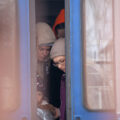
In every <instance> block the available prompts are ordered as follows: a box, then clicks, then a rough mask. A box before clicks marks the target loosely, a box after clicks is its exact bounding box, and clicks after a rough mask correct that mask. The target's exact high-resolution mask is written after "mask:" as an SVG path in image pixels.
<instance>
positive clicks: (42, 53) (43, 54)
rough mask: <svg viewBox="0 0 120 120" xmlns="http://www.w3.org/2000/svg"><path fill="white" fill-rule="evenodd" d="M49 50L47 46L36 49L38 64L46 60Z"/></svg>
mask: <svg viewBox="0 0 120 120" xmlns="http://www.w3.org/2000/svg"><path fill="white" fill-rule="evenodd" d="M50 49H51V47H49V46H41V47H38V48H37V56H38V60H39V61H40V62H45V61H47V60H48V58H49V54H50Z"/></svg>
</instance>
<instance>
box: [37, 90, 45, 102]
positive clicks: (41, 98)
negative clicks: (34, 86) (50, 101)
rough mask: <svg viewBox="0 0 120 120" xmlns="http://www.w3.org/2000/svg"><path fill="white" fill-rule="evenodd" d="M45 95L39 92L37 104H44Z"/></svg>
mask: <svg viewBox="0 0 120 120" xmlns="http://www.w3.org/2000/svg"><path fill="white" fill-rule="evenodd" d="M43 97H44V96H43V93H42V92H40V91H37V102H39V103H42V100H43Z"/></svg>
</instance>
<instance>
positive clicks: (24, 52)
mask: <svg viewBox="0 0 120 120" xmlns="http://www.w3.org/2000/svg"><path fill="white" fill-rule="evenodd" d="M18 10H19V27H20V29H19V30H20V32H19V33H20V63H21V101H22V103H21V111H20V116H22V117H27V119H28V120H31V118H30V113H31V107H30V106H31V101H30V100H31V87H30V86H31V85H30V83H31V82H30V80H31V79H30V37H29V36H30V30H29V0H18Z"/></svg>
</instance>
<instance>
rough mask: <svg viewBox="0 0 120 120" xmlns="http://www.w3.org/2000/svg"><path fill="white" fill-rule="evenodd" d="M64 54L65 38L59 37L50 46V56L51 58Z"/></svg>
mask: <svg viewBox="0 0 120 120" xmlns="http://www.w3.org/2000/svg"><path fill="white" fill-rule="evenodd" d="M64 55H65V39H64V38H59V39H58V40H56V42H55V43H54V44H53V46H52V49H51V51H50V58H51V59H53V58H54V57H57V56H64Z"/></svg>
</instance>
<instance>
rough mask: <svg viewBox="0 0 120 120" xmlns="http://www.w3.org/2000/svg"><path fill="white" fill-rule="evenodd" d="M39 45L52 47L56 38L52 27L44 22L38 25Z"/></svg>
mask: <svg viewBox="0 0 120 120" xmlns="http://www.w3.org/2000/svg"><path fill="white" fill-rule="evenodd" d="M36 36H37V45H47V46H51V45H52V44H53V43H54V42H55V40H56V38H55V35H54V33H53V31H52V29H51V27H50V26H49V25H48V24H46V23H43V22H39V23H37V25H36Z"/></svg>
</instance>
